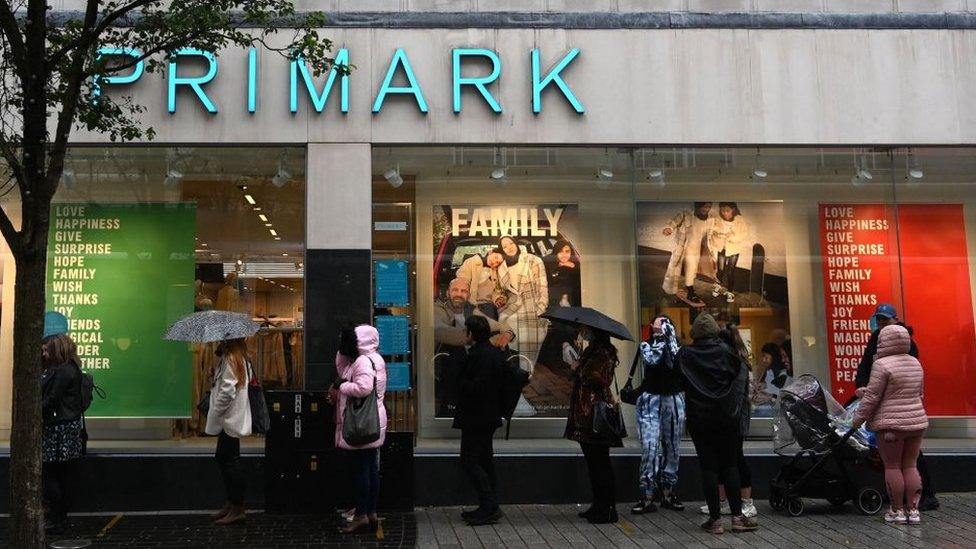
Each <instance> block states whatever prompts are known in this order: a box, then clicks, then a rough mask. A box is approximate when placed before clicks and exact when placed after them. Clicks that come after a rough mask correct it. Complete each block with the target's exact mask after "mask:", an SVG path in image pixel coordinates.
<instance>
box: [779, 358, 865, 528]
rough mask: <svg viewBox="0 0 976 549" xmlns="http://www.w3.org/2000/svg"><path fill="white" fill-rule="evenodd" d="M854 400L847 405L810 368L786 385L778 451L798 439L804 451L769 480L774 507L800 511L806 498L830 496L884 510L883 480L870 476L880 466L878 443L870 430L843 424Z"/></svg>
mask: <svg viewBox="0 0 976 549" xmlns="http://www.w3.org/2000/svg"><path fill="white" fill-rule="evenodd" d="M853 406H856V404H855V405H852V407H851V409H850V410H845V409H844V408H843V407H842V406H841V405H840V404H838V403H837V401H836V400H834V399H833V398H832V397H831V396H830V395H828V394H826V393H825V392H824V390H823V387H822V386H821V384H820V382H819V381H818V380H817V378H815V377H814V376H811V375H808V374H807V375H802V376H800V377H798V378H796V380H794V382H793V383H791V384H790V385H787V386H786V387H784V388H783V390H782V392H781V393H780V397H779V401H778V403H777V415H776V416H777V417H776V420H775V423H774V426H773V427H774V431H775V435H774V440H775V442H776V453H777V454H779V455H783V456H789V454H788V452H789V450H790V449H791V448H793V447H794V445H796V446H798V447H799V451H797V452H796V453H795V454H793V455H792V456H791V457H790V459H789V461H788V462H787V463H786V464H785V465H783V467H782V468H781V469H780V471H779V473H778V474H777V475H776V476H775V477H774V478H773V479H772V481H770V486H769V504H770V507H772V508H773V510H775V511H779V512H785V513H787V514H789V515H790V516H794V517H798V516H800V515H802V514H803V511H804V504H803V499H802V498H814V499H825V500H827V501H828V502H829V503H830V504H831V505H835V506H841V505H844V504H845V503H847V502H848V501H853V502H854V505H855V506H856V507H857V509H858V510H859V511H860V512H862V513H864V514H865V515H874V514H876V513H877V512H878V511H880V510H881V508H882V506H883V505H884V497H883V493H882V491H881V489H880V488H878V486H880V483H879V482H878V481H877V480H873V481H872V480H871V478H870V477H872V476H875V475H872V474H871V471H872V470H877V469H879V468H880V467H879V466H880V458H879V456H878V453H877V449H875V448H873V445H872V442H871V440H870V439H869V437H868V433H867V432H866V431H865V430H863V429H851V428H849V427H845V426H844V425H843V424H844V423H845V418H848V419H849V418H850V417H851V416H852V415H853V410H854V409H856V408H854V407H853ZM835 425H837V427H835Z"/></svg>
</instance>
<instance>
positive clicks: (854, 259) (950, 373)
mask: <svg viewBox="0 0 976 549" xmlns="http://www.w3.org/2000/svg"><path fill="white" fill-rule="evenodd" d="M820 242H821V254H822V255H823V274H824V297H825V299H826V303H825V310H826V315H827V337H828V359H829V372H830V376H831V390H832V391H833V393H834V396H835V397H836V398H837V399H838V400H840V401H841V402H845V401H846V400H848V399H850V398H851V396H853V391H854V379H855V375H856V374H857V369H858V366H859V364H860V363H861V362H862V360H870V358H868V357H865V356H864V354H865V351H864V350H865V348H866V346H867V344H868V342H869V340H870V338H871V337H872V331H873V329H874V326H872V324H871V316H872V315H873V314H874V311H875V308H876V307H877V305H878V304H880V303H889V304H892V305H894V306H895V307H896V308H897V309H898V316H899V320H900V321H902V322H903V323H905V324H906V325H908V326H909V327H911V329H912V334H913V338H914V340H915V342H916V344H917V345H918V350H919V359H920V361H921V362H922V367H923V369H924V370H925V408H926V411H927V412H928V413H929V414H930V415H941V416H965V415H974V414H976V402H974V400H973V396H972V395H974V394H976V342H974V339H976V333H974V327H973V305H972V293H971V285H970V274H969V257H968V256H969V254H968V249H967V246H966V230H965V218H964V215H963V207H962V206H961V205H959V204H902V205H899V206H897V207H896V206H890V205H881V204H821V205H820ZM899 281H900V283H899ZM947 296H949V297H947Z"/></svg>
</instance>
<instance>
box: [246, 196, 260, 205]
mask: <svg viewBox="0 0 976 549" xmlns="http://www.w3.org/2000/svg"><path fill="white" fill-rule="evenodd" d="M244 200H247V203H248V204H251V205H252V206H253V205H254V204H257V201H255V200H254V197H253V196H251V195H249V194H245V195H244Z"/></svg>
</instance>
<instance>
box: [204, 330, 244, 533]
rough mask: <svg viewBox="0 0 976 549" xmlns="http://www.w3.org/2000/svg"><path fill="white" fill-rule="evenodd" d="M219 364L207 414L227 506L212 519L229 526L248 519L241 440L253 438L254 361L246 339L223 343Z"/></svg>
mask: <svg viewBox="0 0 976 549" xmlns="http://www.w3.org/2000/svg"><path fill="white" fill-rule="evenodd" d="M217 355H218V356H219V357H220V363H219V364H218V365H217V370H216V372H214V376H213V377H214V380H213V387H212V389H211V391H210V410H209V411H208V412H207V427H206V432H207V434H208V435H217V449H216V452H215V453H214V458H215V459H216V460H217V465H218V466H219V467H220V474H221V477H222V478H223V482H224V489H225V491H226V493H227V503H226V504H225V505H224V508H223V509H221V510H220V511H219V512H218V513H217V514H215V515H214V516H213V521H214V524H218V525H227V524H234V523H237V522H241V521H242V520H244V519H245V517H246V515H245V513H244V493H245V491H246V489H247V481H246V477H245V476H244V470H243V468H242V466H241V438H243V437H246V436H248V435H250V434H251V405H250V402H248V395H247V386H248V383H249V382H250V381H251V377H252V373H251V361H250V359H249V358H248V353H247V344H246V343H245V341H244V340H243V339H231V340H226V341H222V342H221V343H220V345H219V346H218V347H217Z"/></svg>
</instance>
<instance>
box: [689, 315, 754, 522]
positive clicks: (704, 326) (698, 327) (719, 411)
mask: <svg viewBox="0 0 976 549" xmlns="http://www.w3.org/2000/svg"><path fill="white" fill-rule="evenodd" d="M691 338H692V339H693V340H694V344H693V345H691V346H685V347H682V348H681V350H680V351H679V352H678V361H679V363H680V365H681V378H682V383H683V385H684V390H685V414H686V418H687V425H688V432H689V433H690V434H691V439H692V441H693V442H694V443H695V451H696V452H697V453H698V462H699V465H700V467H701V475H702V491H703V492H704V496H705V501H706V502H707V503H708V512H709V519H708V520H707V521H706V522H705V523H704V524H702V529H704V530H705V531H706V532H709V533H712V534H721V533H723V532H724V528H723V527H722V522H721V504H720V503H719V492H718V485H719V484H720V483H721V484H723V485H724V486H725V494H726V496H727V497H728V500H729V507H730V508H731V510H732V531H734V532H747V531H750V530H755V529H756V528H758V524H757V522H756V520H755V519H753V518H749V517H745V516H743V515H742V493H741V490H740V488H741V487H740V480H739V465H738V464H739V461H738V460H739V446H740V445H741V444H742V436H741V435H740V424H741V421H742V414H743V412H744V410H745V408H746V406H747V403H746V399H745V395H746V388H747V385H748V383H749V371H748V368H747V366H746V365H745V363H744V362H743V361H742V359H741V358H740V357H739V356H738V355H737V354H735V353H734V352H733V351H732V349H730V348H729V347H728V345H726V344H725V343H724V342H723V341H722V340H721V339H719V327H718V323H716V322H715V319H714V318H713V317H712V315H709V314H707V313H703V314H700V315H698V317H697V318H696V319H695V322H694V324H693V325H692V327H691Z"/></svg>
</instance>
